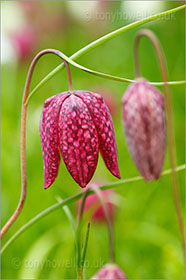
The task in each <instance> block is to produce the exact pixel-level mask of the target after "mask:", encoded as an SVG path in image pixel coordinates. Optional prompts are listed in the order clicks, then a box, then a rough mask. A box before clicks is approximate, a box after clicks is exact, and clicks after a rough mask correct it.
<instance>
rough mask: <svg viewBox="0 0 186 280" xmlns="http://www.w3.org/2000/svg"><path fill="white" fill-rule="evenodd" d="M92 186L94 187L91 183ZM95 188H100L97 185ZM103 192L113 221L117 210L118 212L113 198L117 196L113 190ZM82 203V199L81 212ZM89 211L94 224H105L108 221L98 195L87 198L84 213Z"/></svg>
mask: <svg viewBox="0 0 186 280" xmlns="http://www.w3.org/2000/svg"><path fill="white" fill-rule="evenodd" d="M91 185H93V184H92V183H91ZM94 186H95V187H97V188H98V187H99V186H98V185H96V184H94ZM101 192H102V196H103V198H104V201H105V204H106V206H107V209H108V213H109V216H110V219H111V220H113V218H114V214H115V210H116V205H115V204H114V203H113V200H112V198H113V197H114V196H115V197H116V194H115V192H114V191H113V190H111V189H109V190H104V191H101ZM81 203H82V199H80V200H79V203H78V211H80V207H81ZM87 211H90V213H91V219H92V220H93V221H94V222H105V221H106V217H105V213H104V209H103V207H102V206H101V204H100V200H99V198H98V196H97V194H91V195H89V196H88V197H87V198H86V201H85V206H84V212H87Z"/></svg>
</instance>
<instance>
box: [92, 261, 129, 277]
mask: <svg viewBox="0 0 186 280" xmlns="http://www.w3.org/2000/svg"><path fill="white" fill-rule="evenodd" d="M91 279H100V280H101V279H107V280H110V279H114V280H116V279H127V278H126V276H125V274H124V272H123V271H122V270H121V269H120V268H119V266H118V265H116V264H112V263H111V264H106V265H104V266H103V267H102V268H101V269H100V270H99V271H98V272H97V273H96V274H95V275H94V276H93V277H92V278H91Z"/></svg>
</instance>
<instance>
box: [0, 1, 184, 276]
mask: <svg viewBox="0 0 186 280" xmlns="http://www.w3.org/2000/svg"><path fill="white" fill-rule="evenodd" d="M25 2H26V3H25ZM183 3H184V2H183V1H144V2H143V3H141V1H139V2H138V4H137V3H136V2H134V1H116V2H115V1H104V2H98V1H97V2H96V1H89V2H86V1H82V2H79V1H33V2H27V1H20V2H19V1H1V8H2V9H1V13H2V26H1V29H2V42H1V44H2V54H1V59H2V66H1V91H2V96H1V111H2V115H1V134H2V141H1V147H2V154H1V167H2V188H1V226H2V225H4V224H5V222H6V221H7V220H8V219H9V217H10V216H11V215H12V213H13V212H14V210H15V208H16V207H17V204H18V201H19V197H20V189H21V176H20V150H19V149H20V147H19V143H20V116H21V101H22V94H23V89H24V84H25V79H26V76H27V71H28V67H29V64H30V63H31V61H32V58H33V56H34V55H35V54H36V53H37V52H38V51H40V50H42V49H45V48H56V49H59V50H61V51H62V52H64V53H65V54H66V55H68V56H70V55H72V54H73V53H74V52H76V51H77V50H78V49H80V48H82V47H84V46H85V45H86V44H88V43H90V42H91V41H93V40H95V39H97V38H99V37H100V36H102V35H104V34H106V33H108V32H110V31H112V30H115V29H117V28H119V27H121V26H124V25H126V24H128V23H130V22H133V21H135V20H137V19H139V18H140V17H143V16H147V15H150V14H153V13H156V12H160V11H163V10H166V9H169V8H173V7H176V6H178V5H181V4H183ZM184 21H185V15H184V11H180V12H178V13H176V14H173V15H172V16H169V17H166V18H164V19H160V20H158V21H154V22H152V23H148V24H146V25H143V26H142V27H140V28H149V29H151V30H153V31H154V32H155V33H156V35H157V36H158V38H159V39H160V41H161V43H162V46H163V49H164V51H165V54H166V58H167V64H168V69H169V75H170V80H183V79H184V77H185V72H184V71H185V65H184V61H185V51H184V50H185V45H184V42H185V35H184V32H185V31H184V25H185V24H184ZM140 28H135V29H133V30H131V31H127V32H126V33H124V34H122V35H120V36H118V37H116V38H114V39H112V40H111V41H108V42H106V43H104V44H103V45H101V46H100V47H98V48H96V49H94V50H92V51H91V52H89V53H87V54H86V55H85V56H83V57H82V58H80V59H79V60H78V62H79V63H80V64H82V65H84V66H87V67H89V68H92V69H95V70H98V71H101V72H105V73H110V74H113V75H117V76H121V77H126V78H131V79H133V78H135V71H134V58H133V42H134V37H135V34H136V33H137V31H138V30H139V29H140ZM59 63H60V60H59V59H58V58H56V57H55V56H52V55H48V56H45V57H44V58H42V59H41V60H40V61H39V63H38V65H37V67H36V69H35V72H34V76H33V80H32V88H33V87H34V86H35V85H36V84H37V83H38V82H39V81H40V80H41V79H42V78H43V77H44V76H45V75H46V74H48V73H49V72H50V71H51V70H52V69H53V68H55V67H56V66H57V65H58V64H59ZM140 63H141V69H142V73H143V75H144V76H145V77H146V78H147V79H149V80H150V81H161V75H160V71H159V68H158V65H157V60H156V56H155V53H154V50H153V47H152V46H151V44H150V42H149V41H148V40H147V39H143V40H142V42H141V45H140ZM71 73H72V79H73V85H74V87H75V88H76V89H84V90H92V91H97V92H99V93H103V95H104V97H105V99H106V101H108V103H109V104H110V105H111V112H112V116H113V121H114V126H115V131H116V140H117V147H118V154H119V166H120V172H121V177H122V179H124V178H130V177H135V176H138V175H139V173H138V171H137V170H136V168H135V165H134V163H133V162H132V159H131V157H130V155H129V152H128V149H127V146H126V142H125V138H124V133H123V127H122V115H121V98H122V96H123V93H124V92H125V90H126V88H127V87H128V84H126V83H120V82H114V81H109V80H105V79H101V78H98V77H95V76H92V75H90V74H88V73H85V72H82V71H80V70H79V69H76V68H74V67H71ZM67 89H68V83H67V77H66V73H65V71H64V70H63V71H60V72H59V73H58V74H57V75H55V76H54V77H53V78H52V79H51V80H50V81H48V82H47V83H46V84H45V85H44V86H43V87H42V88H41V89H40V90H39V91H38V92H37V93H36V94H35V96H34V97H33V99H32V100H31V101H30V104H29V108H28V119H27V121H28V122H27V123H28V125H27V175H28V192H27V198H26V202H25V206H24V209H23V212H22V213H21V215H20V217H19V218H18V220H17V221H16V222H15V224H14V225H13V226H12V227H11V229H10V230H9V231H8V232H7V234H6V235H5V236H4V238H3V241H2V245H3V244H4V243H5V242H6V241H7V240H8V239H9V238H10V237H11V236H12V235H13V233H14V232H16V230H17V229H19V228H20V227H21V226H22V225H23V224H24V223H26V222H27V221H28V220H29V219H31V218H32V217H34V216H35V215H36V214H38V213H39V212H40V211H42V210H44V209H45V208H47V207H48V206H50V205H52V204H54V203H56V196H57V195H60V196H61V197H62V198H67V197H69V196H70V195H73V194H75V193H77V192H80V191H81V189H80V187H79V186H78V185H77V184H76V183H75V182H74V180H73V179H72V178H71V176H70V175H69V173H68V171H67V169H66V167H65V165H64V163H63V161H61V165H60V169H59V175H58V178H57V180H56V181H55V182H54V184H53V186H51V187H50V188H49V189H47V190H44V189H43V162H42V154H41V144H40V136H39V122H40V116H41V111H42V106H43V103H44V101H45V100H46V99H47V98H48V97H49V96H52V95H55V94H56V93H59V92H61V91H65V90H67ZM184 92H185V87H184V86H183V85H178V86H172V87H171V94H172V103H173V113H174V131H175V143H176V156H177V165H181V164H183V163H184V162H185V152H184V151H185V146H184V141H185V139H184V135H185V134H184V130H185V125H184V115H185V106H184V104H185V100H184V98H185V96H184ZM169 167H170V165H169V159H168V152H167V153H166V160H165V165H164V170H166V169H168V168H169ZM184 179H185V178H184V172H183V171H182V172H179V173H178V180H179V191H180V198H181V207H182V213H183V215H184V213H185V211H184V210H185V209H184V207H185V193H184V191H185V190H184V186H185V181H184ZM94 181H99V182H111V181H116V179H115V178H114V177H113V176H112V175H111V174H110V173H109V171H108V170H107V169H106V167H105V165H104V163H103V160H102V158H101V156H100V157H99V163H98V167H97V169H96V172H95V175H94V177H93V179H92V182H94ZM116 192H117V193H118V194H119V195H121V197H122V201H121V203H120V206H119V209H118V211H117V213H116V217H115V220H114V229H115V230H114V231H115V243H116V244H115V250H116V262H117V263H118V265H119V266H120V267H121V268H122V269H123V271H124V272H125V274H126V276H127V278H129V279H184V265H183V263H184V261H183V254H182V248H181V242H180V235H179V231H178V224H177V218H176V214H175V207H174V203H173V197H172V186H171V176H170V175H168V176H164V177H162V178H161V179H160V180H158V181H156V182H151V183H145V182H144V181H139V182H134V183H128V184H123V185H122V184H121V185H120V187H118V188H117V190H116ZM70 209H71V210H72V212H73V215H74V217H75V216H76V214H77V213H76V212H77V211H76V204H72V205H70ZM107 262H108V240H107V228H106V226H105V224H95V223H93V224H92V226H91V233H90V239H89V244H88V251H87V263H86V268H85V275H86V278H90V277H91V276H92V275H93V274H94V273H95V272H96V271H97V270H98V269H99V268H100V267H101V266H102V265H103V264H105V263H107ZM75 277H76V268H75V255H74V240H73V234H72V230H71V228H70V225H69V222H68V220H67V218H66V216H65V214H64V212H63V210H62V209H59V210H57V211H55V212H53V213H51V214H50V215H48V216H47V217H45V218H44V219H42V220H40V221H39V222H38V223H37V224H35V225H34V226H33V227H32V228H30V229H29V230H27V231H26V232H24V233H23V234H22V235H21V236H20V237H19V238H18V239H17V240H16V241H15V242H14V243H12V244H11V246H10V247H8V248H7V250H6V251H5V252H4V254H3V256H2V278H4V279H73V278H75Z"/></svg>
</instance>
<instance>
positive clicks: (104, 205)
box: [91, 186, 115, 263]
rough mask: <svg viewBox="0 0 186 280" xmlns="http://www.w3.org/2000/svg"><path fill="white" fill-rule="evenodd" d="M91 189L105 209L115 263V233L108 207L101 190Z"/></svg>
mask: <svg viewBox="0 0 186 280" xmlns="http://www.w3.org/2000/svg"><path fill="white" fill-rule="evenodd" d="M91 189H92V190H93V191H94V192H95V193H96V195H97V197H98V199H99V201H100V204H101V206H102V208H103V211H104V214H105V218H106V221H107V227H108V235H109V246H110V263H114V260H115V255H114V231H113V224H112V221H111V218H110V215H109V211H108V207H107V205H106V203H105V199H104V197H103V195H102V192H101V190H100V189H99V188H98V187H96V186H91Z"/></svg>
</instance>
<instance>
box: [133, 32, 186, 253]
mask: <svg viewBox="0 0 186 280" xmlns="http://www.w3.org/2000/svg"><path fill="white" fill-rule="evenodd" d="M143 36H146V37H147V38H148V39H150V41H151V42H152V44H153V46H154V48H155V51H156V54H157V57H158V61H159V64H160V69H161V72H162V79H163V81H164V92H165V104H166V112H167V129H168V140H169V157H170V165H171V170H172V172H171V174H172V187H173V197H174V202H175V207H176V214H177V218H178V224H179V229H180V234H181V240H182V245H183V251H184V256H185V233H184V225H183V220H182V214H181V206H180V200H179V190H178V181H177V176H176V156H175V144H174V132H173V114H172V105H171V95H170V90H169V86H168V84H167V82H168V71H167V66H166V62H165V61H166V60H165V56H164V54H163V50H162V48H161V44H160V42H159V40H158V39H157V37H156V36H155V34H154V33H153V32H152V31H150V30H141V31H140V32H138V33H137V35H136V40H135V43H134V53H135V63H136V75H137V77H140V76H141V73H140V67H139V58H138V48H139V41H140V39H141V37H143Z"/></svg>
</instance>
